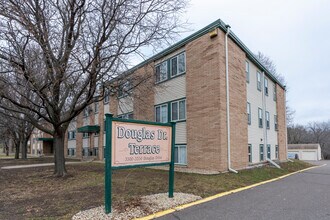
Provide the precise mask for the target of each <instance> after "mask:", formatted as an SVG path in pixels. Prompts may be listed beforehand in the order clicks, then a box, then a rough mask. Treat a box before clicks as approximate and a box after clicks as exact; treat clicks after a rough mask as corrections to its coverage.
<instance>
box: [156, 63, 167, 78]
mask: <svg viewBox="0 0 330 220" xmlns="http://www.w3.org/2000/svg"><path fill="white" fill-rule="evenodd" d="M164 80H167V62H166V61H164V62H162V63H161V64H159V65H157V66H156V83H158V82H162V81H164Z"/></svg>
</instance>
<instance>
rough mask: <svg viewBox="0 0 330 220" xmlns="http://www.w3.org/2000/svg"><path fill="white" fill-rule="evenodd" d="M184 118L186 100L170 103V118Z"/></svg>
mask: <svg viewBox="0 0 330 220" xmlns="http://www.w3.org/2000/svg"><path fill="white" fill-rule="evenodd" d="M185 119H186V100H185V99H184V100H180V101H175V102H172V103H171V120H172V121H180V120H185Z"/></svg>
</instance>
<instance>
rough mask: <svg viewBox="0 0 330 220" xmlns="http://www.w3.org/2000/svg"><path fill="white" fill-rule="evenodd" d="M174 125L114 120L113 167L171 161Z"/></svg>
mask: <svg viewBox="0 0 330 220" xmlns="http://www.w3.org/2000/svg"><path fill="white" fill-rule="evenodd" d="M171 140H172V127H167V126H159V125H148V124H137V123H130V122H123V121H112V143H111V146H112V152H111V155H112V164H111V165H112V167H119V166H130V165H137V164H145V165H147V164H153V163H164V162H168V163H169V162H171V147H172V143H171Z"/></svg>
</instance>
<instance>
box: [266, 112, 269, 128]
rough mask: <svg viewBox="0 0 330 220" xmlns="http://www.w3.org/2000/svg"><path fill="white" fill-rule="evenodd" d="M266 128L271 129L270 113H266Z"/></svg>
mask: <svg viewBox="0 0 330 220" xmlns="http://www.w3.org/2000/svg"><path fill="white" fill-rule="evenodd" d="M266 128H267V129H269V128H270V118H269V112H266Z"/></svg>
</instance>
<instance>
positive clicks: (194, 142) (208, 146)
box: [76, 29, 287, 171]
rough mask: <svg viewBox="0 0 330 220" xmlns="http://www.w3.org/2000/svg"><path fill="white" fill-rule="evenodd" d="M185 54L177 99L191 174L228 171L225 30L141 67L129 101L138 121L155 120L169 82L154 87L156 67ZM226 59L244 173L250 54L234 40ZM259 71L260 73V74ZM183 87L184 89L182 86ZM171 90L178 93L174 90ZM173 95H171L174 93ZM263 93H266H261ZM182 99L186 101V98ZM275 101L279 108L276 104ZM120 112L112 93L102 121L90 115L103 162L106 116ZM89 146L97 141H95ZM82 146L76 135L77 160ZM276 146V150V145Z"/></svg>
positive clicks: (281, 119)
mask: <svg viewBox="0 0 330 220" xmlns="http://www.w3.org/2000/svg"><path fill="white" fill-rule="evenodd" d="M182 52H185V59H186V63H185V65H186V73H185V78H183V77H182V78H181V79H184V84H182V85H185V93H184V94H183V95H181V96H180V97H178V98H177V99H179V98H180V99H184V98H185V100H186V120H185V121H184V122H181V123H185V126H186V127H184V128H185V132H186V133H185V134H186V140H187V141H186V143H180V144H181V145H185V144H186V146H187V147H186V155H187V167H188V168H192V169H206V170H213V171H227V170H228V150H227V149H228V148H227V104H226V102H227V100H226V69H225V59H226V57H225V32H224V31H223V30H220V29H218V35H217V36H216V37H212V38H210V36H209V34H208V33H207V32H205V33H203V34H200V35H198V37H196V38H194V39H192V40H190V41H188V42H187V43H185V44H184V45H182V46H180V47H176V48H175V50H174V49H173V51H170V52H168V53H164V54H163V57H157V58H155V59H150V60H149V63H148V64H145V65H143V66H140V67H139V68H138V69H136V70H135V71H134V72H133V74H130V75H128V76H127V78H130V77H134V80H133V82H134V81H135V82H136V81H137V82H141V81H143V83H138V85H134V83H133V87H134V88H133V92H132V94H131V97H132V99H131V100H132V106H133V114H134V119H139V120H146V121H155V105H156V101H155V97H156V92H157V88H158V89H159V87H160V86H161V84H165V83H160V84H158V85H155V74H154V73H155V70H154V64H155V63H160V62H163V61H164V60H166V59H169V58H171V56H173V54H174V55H177V54H178V53H182ZM228 59H229V63H228V64H229V68H228V69H229V97H230V98H229V103H230V104H229V107H230V142H231V145H230V146H231V154H230V156H231V168H233V169H244V168H246V167H247V166H249V158H248V137H249V132H248V123H247V96H248V94H249V95H251V93H248V89H247V83H246V73H245V63H246V60H247V59H248V58H247V52H246V50H244V49H242V46H239V45H238V43H237V41H235V39H233V38H229V39H228ZM168 64H169V63H168ZM256 65H257V64H256ZM258 68H260V67H258ZM258 71H262V70H260V69H259V70H258ZM253 74H255V73H253ZM253 74H252V73H251V80H252V79H253V80H256V79H255V75H253ZM142 79H144V80H142ZM177 79H179V77H177ZM170 80H172V79H169V81H170ZM178 82H179V80H178ZM180 82H181V81H180ZM272 83H276V82H272ZM176 85H178V84H176ZM156 87H157V88H156ZM276 87H277V91H278V92H277V101H276V114H277V116H278V130H279V131H278V136H277V139H278V140H277V142H278V145H279V159H280V160H285V159H286V155H287V151H286V121H285V91H284V90H283V88H282V87H280V86H279V85H277V86H276ZM155 88H156V89H155ZM180 88H184V86H183V87H180ZM253 89H257V88H253ZM165 90H166V88H165ZM172 90H174V89H173V88H172ZM171 92H172V93H173V92H174V91H171ZM260 94H262V93H261V92H260ZM157 95H158V96H157V97H158V98H159V96H160V94H159V93H157ZM184 95H185V97H183V96H184ZM168 97H170V96H168ZM171 97H173V96H171ZM258 98H259V97H258ZM172 99H173V98H172ZM259 99H260V98H259ZM164 100H165V99H164ZM168 101H173V100H167V101H161V102H157V104H162V103H164V102H167V103H170V102H168ZM273 102H274V104H275V101H273ZM104 105H105V106H104ZM274 106H275V105H274ZM258 107H262V106H254V109H253V110H255V111H257V110H258ZM119 108H120V98H118V95H117V94H112V95H111V96H110V101H109V103H107V104H104V103H103V102H100V104H99V113H98V121H94V114H93V115H92V116H90V117H91V118H90V124H91V125H94V124H98V125H99V126H100V134H99V136H98V147H99V155H98V159H99V160H102V159H103V157H104V152H103V151H104V150H103V146H104V145H105V143H104V140H105V138H104V132H103V131H104V119H105V116H104V114H105V113H107V112H111V113H112V114H114V116H115V117H116V116H117V115H118V114H122V113H124V112H122V111H121V110H120V111H119ZM105 109H107V110H105ZM274 109H275V107H274ZM265 110H266V109H265ZM274 111H275V110H274ZM120 112H121V113H120ZM169 115H170V114H169ZM256 119H257V118H256ZM254 123H257V120H255V121H254ZM264 123H265V122H264ZM82 126H83V118H82V114H80V115H79V116H78V118H77V128H79V127H82ZM262 129H263V128H260V129H259V128H258V130H257V131H258V132H259V133H261V134H262V131H263V130H262ZM274 132H275V131H274ZM260 137H263V136H260ZM260 137H259V136H258V140H260V143H258V146H257V144H254V145H255V148H256V149H258V148H259V144H262V143H263V141H265V140H263V139H265V138H260ZM93 138H94V135H91V137H90V140H93ZM274 139H276V138H274ZM266 142H267V140H266ZM90 143H94V142H93V141H92V142H90ZM82 145H83V139H82V133H77V134H76V157H77V158H82ZM273 145H274V144H272V146H273ZM273 147H275V145H274V146H273ZM265 148H266V146H265ZM265 148H264V149H265ZM256 149H255V150H256ZM265 153H266V152H265ZM257 156H259V155H257ZM258 162H259V161H258Z"/></svg>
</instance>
